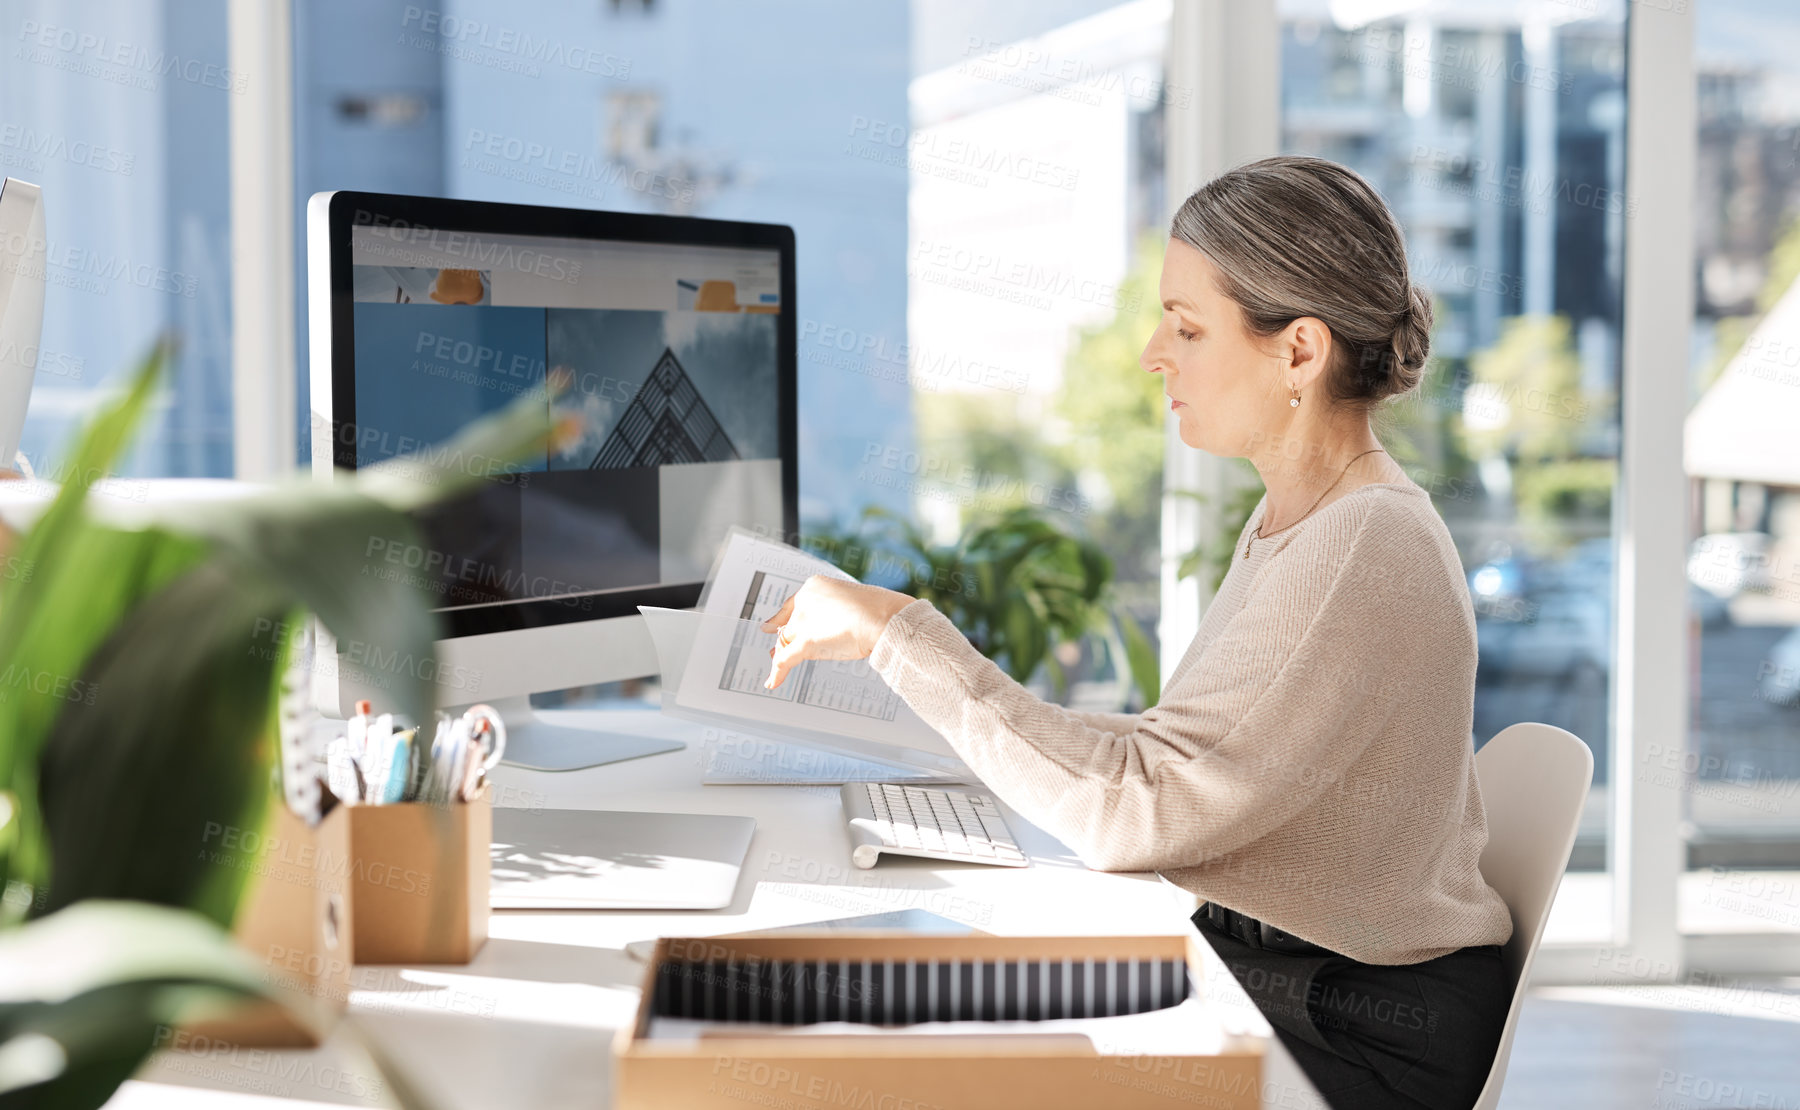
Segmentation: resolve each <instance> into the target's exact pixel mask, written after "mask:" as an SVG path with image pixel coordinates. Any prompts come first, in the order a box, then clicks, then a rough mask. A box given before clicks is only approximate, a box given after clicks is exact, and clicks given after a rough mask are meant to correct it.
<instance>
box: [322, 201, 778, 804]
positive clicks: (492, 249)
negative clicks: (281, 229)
mask: <svg viewBox="0 0 1800 1110" xmlns="http://www.w3.org/2000/svg"><path fill="white" fill-rule="evenodd" d="M307 298H308V303H309V318H310V346H311V362H312V366H311V373H312V428H313V433H312V453H313V469H314V473H315V475H317V476H320V477H323V478H329V477H330V476H331V475H333V474H334V473H336V472H337V471H340V470H352V469H355V468H356V467H359V466H367V465H370V464H372V463H375V462H378V461H380V460H382V459H386V458H392V457H395V456H398V455H403V454H408V453H411V452H414V451H419V450H427V451H428V450H429V449H430V448H431V446H432V445H433V444H436V443H439V442H442V441H444V440H446V439H448V438H449V437H450V436H452V435H453V434H454V433H455V432H456V431H457V430H458V429H460V428H461V427H462V426H464V425H465V424H467V423H468V422H469V421H471V420H473V419H475V418H477V417H479V416H482V415H484V414H486V413H490V412H493V411H495V410H497V409H500V408H502V407H504V406H505V405H507V404H509V403H511V402H513V401H514V400H516V399H517V398H518V397H519V396H520V395H521V394H523V393H527V392H530V391H531V390H533V389H535V388H537V387H538V386H539V385H541V384H542V383H543V381H544V380H545V376H546V374H547V373H549V372H550V371H552V370H555V369H558V368H566V369H567V370H568V371H569V372H570V375H571V384H570V386H569V388H568V389H567V391H566V392H565V393H564V394H563V395H562V396H561V397H559V398H557V399H556V400H555V401H554V402H552V403H551V405H550V406H549V408H550V409H554V410H555V412H554V413H552V412H551V411H549V409H547V411H546V414H545V419H546V422H547V423H548V422H549V421H550V420H551V419H553V418H556V417H560V416H561V415H562V414H564V413H570V412H573V413H576V414H578V415H579V416H580V418H581V420H580V423H581V429H582V431H581V436H580V438H579V439H578V440H577V441H575V442H574V443H573V444H570V445H567V446H564V447H561V448H558V449H552V450H549V451H546V452H545V453H544V457H542V458H538V459H532V460H528V461H526V462H525V463H523V464H521V465H519V466H517V467H512V468H508V471H507V472H505V473H501V474H498V475H495V476H492V477H487V478H484V479H483V480H482V481H481V482H480V483H479V484H478V487H477V488H476V489H475V490H474V492H473V493H471V494H469V495H467V496H462V497H459V498H457V499H456V500H454V501H453V502H450V503H446V504H443V505H441V506H439V507H436V508H434V509H432V510H430V511H428V512H426V513H422V514H420V517H419V519H418V524H419V526H420V529H421V531H422V534H423V536H424V543H423V546H422V548H421V549H420V550H417V551H400V550H396V551H386V550H383V551H377V552H373V553H371V558H372V559H374V560H375V561H376V564H377V565H376V566H375V569H378V570H379V569H384V568H385V567H386V565H387V564H392V570H393V572H394V574H395V576H396V577H406V578H411V579H413V580H415V581H422V582H423V583H424V585H425V586H426V588H427V589H429V590H430V591H431V592H432V593H433V595H434V596H435V598H436V599H437V608H438V610H439V613H440V615H441V618H442V626H441V627H442V631H441V636H442V639H441V640H440V641H439V643H438V659H437V660H436V664H435V667H434V677H435V679H436V681H437V682H438V685H439V689H440V697H439V701H440V704H442V705H444V706H446V707H453V706H457V705H464V704H470V703H474V702H488V703H490V704H497V705H500V706H501V708H502V711H503V712H504V713H505V714H506V715H507V717H508V720H509V729H508V733H509V736H508V745H507V749H508V762H515V763H518V764H520V765H523V766H528V767H536V768H540V769H569V768H574V767H583V766H593V765H595V764H600V763H608V762H614V761H616V760H619V759H627V758H633V757H635V756H638V755H645V754H651V753H653V752H657V751H666V750H671V749H674V748H679V747H680V746H681V745H680V744H679V743H671V742H670V741H668V740H658V739H652V738H645V737H635V736H629V735H619V734H617V733H612V734H606V733H600V732H597V731H591V730H585V729H582V730H577V729H568V728H560V729H559V728H556V727H554V726H551V725H549V724H547V723H545V722H543V721H541V720H534V719H531V718H530V717H529V703H528V701H527V700H526V699H527V697H528V695H530V694H532V693H537V692H540V691H550V690H560V689H564V688H567V687H571V686H581V685H587V684H592V683H600V682H608V681H615V680H619V679H625V678H632V677H639V676H646V675H651V674H654V673H655V672H656V669H657V662H656V655H655V651H654V648H653V646H652V644H651V641H650V637H649V633H648V631H647V629H646V628H645V626H644V623H643V618H642V617H641V616H640V615H638V611H637V606H638V605H640V604H643V605H657V606H665V607H671V608H688V607H691V606H693V605H694V604H696V603H697V601H698V599H699V595H700V589H701V586H702V585H703V583H704V581H705V578H706V574H707V572H708V570H709V568H710V567H711V565H712V561H713V557H714V555H715V553H716V552H717V550H718V547H719V545H720V543H721V542H722V541H723V539H724V537H725V535H726V533H727V531H728V530H729V529H731V528H732V527H733V526H742V527H746V528H753V529H758V530H764V531H767V532H769V533H772V534H779V535H783V536H791V535H793V534H794V532H795V530H796V528H797V526H798V520H797V516H798V498H797V494H798V470H797V468H796V463H795V451H796V439H797V417H796V407H795V406H796V392H795V316H794V235H793V231H792V229H790V228H787V227H782V226H775V225H768V224H752V223H737V222H728V221H721V220H701V219H687V218H676V217H669V216H650V215H637V214H627V213H614V212H595V211H587V210H574V209H559V208H541V207H534V206H526V205H513V204H489V203H478V202H471V201H456V200H443V199H431V198H423V197H405V196H391V195H384V194H374V193H359V192H335V193H320V194H317V195H315V196H313V197H312V199H311V201H310V202H309V203H308V205H307ZM321 650H328V651H330V652H332V653H333V654H334V655H335V657H336V663H337V665H336V666H335V667H321V668H319V670H320V672H321V674H320V681H319V682H317V683H316V684H315V689H316V690H317V691H318V700H319V701H320V703H321V708H323V709H324V710H325V711H326V712H329V713H333V714H336V715H345V714H348V713H349V712H351V709H352V706H353V705H354V704H355V702H356V701H357V700H359V699H360V698H363V697H368V698H370V699H371V700H374V701H377V702H379V700H380V691H379V688H378V687H379V681H378V680H379V678H380V676H379V675H377V674H374V673H372V671H371V669H370V668H369V667H368V666H367V663H368V661H367V660H366V659H358V658H357V657H356V654H355V652H354V651H353V650H351V649H350V648H348V647H346V646H345V645H337V644H329V643H325V642H323V641H322V643H321Z"/></svg>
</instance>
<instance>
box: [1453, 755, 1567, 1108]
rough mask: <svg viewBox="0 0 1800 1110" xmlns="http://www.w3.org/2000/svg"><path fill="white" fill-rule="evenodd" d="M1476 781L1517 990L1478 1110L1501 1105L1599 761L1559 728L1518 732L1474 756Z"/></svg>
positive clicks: (1486, 858)
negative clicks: (1547, 925)
mask: <svg viewBox="0 0 1800 1110" xmlns="http://www.w3.org/2000/svg"><path fill="white" fill-rule="evenodd" d="M1475 777H1476V779H1478V780H1479V781H1480V783H1481V801H1482V806H1483V808H1484V809H1485V810H1486V811H1487V826H1488V842H1487V848H1486V849H1485V850H1483V851H1482V853H1481V875H1482V877H1483V878H1484V879H1486V880H1487V883H1488V885H1489V886H1491V887H1493V888H1494V890H1496V891H1497V892H1499V894H1500V898H1501V900H1502V901H1504V902H1505V903H1506V908H1507V909H1508V910H1509V911H1511V913H1512V922H1513V933H1512V939H1511V940H1509V941H1507V942H1506V947H1505V948H1504V949H1503V950H1502V956H1503V958H1504V959H1505V962H1506V975H1507V978H1508V979H1509V980H1511V982H1512V1005H1511V1006H1510V1007H1508V1009H1507V1011H1506V1029H1505V1030H1504V1031H1503V1032H1502V1033H1501V1034H1500V1048H1499V1051H1497V1052H1495V1053H1494V1066H1493V1068H1492V1069H1491V1070H1490V1071H1489V1072H1488V1080H1487V1085H1486V1086H1485V1087H1483V1088H1482V1089H1481V1098H1480V1099H1478V1100H1477V1101H1476V1103H1475V1110H1494V1108H1495V1107H1496V1106H1498V1105H1500V1088H1501V1086H1502V1085H1503V1084H1504V1083H1505V1081H1506V1063H1507V1060H1508V1058H1509V1057H1511V1055H1512V1042H1513V1032H1514V1030H1515V1029H1517V1028H1518V1024H1519V1009H1520V1007H1521V1006H1522V1005H1523V1004H1524V1001H1525V982H1526V979H1527V977H1528V976H1529V975H1530V974H1531V962H1532V960H1533V959H1534V958H1535V957H1536V955H1537V947H1538V941H1539V940H1541V939H1542V938H1543V935H1544V921H1545V920H1546V919H1547V918H1548V917H1549V916H1550V903H1551V901H1553V900H1554V899H1555V897H1556V888H1557V886H1558V884H1560V883H1561V882H1562V875H1563V869H1564V868H1566V867H1567V866H1568V864H1569V851H1570V849H1571V848H1573V847H1574V845H1575V828H1576V826H1577V825H1578V824H1579V823H1580V821H1581V807H1582V804H1583V803H1584V802H1585V801H1587V793H1588V786H1589V784H1590V783H1592V782H1593V778H1594V753H1592V752H1590V751H1589V750H1588V746H1587V745H1586V744H1583V743H1582V742H1581V741H1580V740H1579V739H1577V738H1576V737H1575V735H1574V734H1573V733H1570V732H1565V731H1563V730H1562V729H1560V728H1557V727H1556V726H1554V725H1542V724H1531V723H1526V724H1517V725H1513V726H1512V727H1511V728H1507V729H1504V730H1502V731H1501V732H1500V734H1499V735H1497V736H1495V737H1494V738H1493V739H1492V740H1489V741H1488V742H1487V743H1486V744H1485V745H1484V746H1483V747H1482V749H1481V750H1480V751H1478V752H1476V753H1475Z"/></svg>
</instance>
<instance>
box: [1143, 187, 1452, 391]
mask: <svg viewBox="0 0 1800 1110" xmlns="http://www.w3.org/2000/svg"><path fill="white" fill-rule="evenodd" d="M1169 235H1170V236H1171V237H1172V238H1175V239H1179V240H1181V241H1182V242H1183V243H1186V244H1187V245H1188V246H1190V247H1193V248H1194V249H1195V250H1198V251H1200V252H1202V253H1203V254H1205V255H1206V256H1207V257H1208V258H1209V259H1211V260H1212V263H1213V265H1214V266H1216V267H1217V268H1218V270H1219V275H1220V287H1221V288H1220V291H1221V292H1223V293H1224V294H1225V295H1226V296H1227V297H1230V298H1231V299H1232V300H1233V301H1235V302H1236V303H1237V305H1238V307H1239V308H1241V309H1242V310H1243V312H1244V321H1245V323H1246V324H1247V325H1248V327H1249V328H1250V331H1251V332H1252V333H1253V334H1256V335H1261V336H1270V335H1274V334H1276V333H1277V332H1279V331H1281V330H1282V329H1283V328H1285V327H1287V326H1288V325H1289V324H1291V323H1293V322H1294V321H1295V320H1297V319H1299V318H1300V317H1302V316H1311V317H1314V318H1316V319H1318V320H1322V321H1323V322H1324V323H1325V326H1326V327H1328V328H1330V329H1331V335H1332V339H1333V346H1334V347H1335V348H1336V350H1335V357H1334V359H1333V365H1332V366H1331V367H1329V368H1328V371H1327V374H1326V377H1325V390H1326V393H1327V394H1328V395H1329V396H1330V397H1331V399H1332V400H1333V401H1336V402H1338V403H1341V404H1350V405H1361V406H1365V407H1373V406H1375V405H1378V404H1380V403H1381V402H1382V401H1385V400H1387V399H1388V398H1389V397H1397V396H1399V395H1400V394H1402V393H1405V392H1407V391H1408V390H1410V389H1413V388H1414V387H1416V386H1417V385H1418V384H1419V381H1420V379H1422V378H1423V377H1424V376H1425V361H1426V359H1427V358H1428V357H1429V356H1430V354H1431V318H1432V313H1431V297H1430V295H1429V294H1428V293H1426V291H1425V290H1424V289H1423V288H1421V287H1420V286H1417V285H1414V284H1413V283H1412V278H1411V275H1410V273H1409V272H1408V270H1407V264H1406V239H1405V237H1404V236H1403V235H1402V234H1401V232H1400V224H1399V223H1398V221H1396V220H1395V219H1394V214H1393V213H1392V212H1391V211H1389V210H1388V206H1387V202H1385V201H1383V200H1382V199H1381V194H1379V193H1377V192H1376V191H1375V188H1374V186H1372V185H1370V184H1369V183H1368V182H1367V181H1366V180H1364V179H1363V177H1362V175H1360V174H1358V173H1357V172H1356V171H1355V170H1352V169H1350V168H1348V167H1346V166H1340V165H1338V164H1337V163H1336V162H1330V161H1327V160H1325V159H1323V158H1309V157H1304V156H1299V155H1282V156H1280V157H1276V158H1264V159H1262V160H1261V161H1258V162H1251V163H1249V164H1247V165H1243V166H1239V167H1237V168H1236V169H1232V170H1227V171H1226V172H1225V173H1222V174H1220V175H1219V176H1218V177H1215V178H1213V179H1212V180H1211V181H1209V182H1207V183H1206V184H1205V185H1203V186H1201V187H1200V188H1199V189H1198V190H1196V191H1195V192H1194V195H1193V196H1190V197H1188V199H1187V200H1186V201H1185V202H1183V203H1182V205H1181V210H1180V211H1178V212H1176V213H1175V219H1174V222H1173V224H1172V225H1171V227H1170V228H1169Z"/></svg>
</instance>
